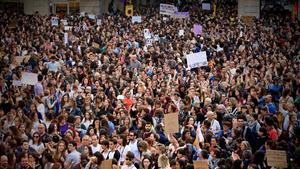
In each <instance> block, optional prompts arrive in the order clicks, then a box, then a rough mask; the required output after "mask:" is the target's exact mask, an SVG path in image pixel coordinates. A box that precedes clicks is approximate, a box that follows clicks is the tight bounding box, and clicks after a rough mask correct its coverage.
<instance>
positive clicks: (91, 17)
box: [88, 14, 96, 19]
mask: <svg viewBox="0 0 300 169" xmlns="http://www.w3.org/2000/svg"><path fill="white" fill-rule="evenodd" d="M88 17H89V18H90V19H96V16H95V15H94V14H89V15H88Z"/></svg>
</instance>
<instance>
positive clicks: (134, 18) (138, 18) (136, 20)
mask: <svg viewBox="0 0 300 169" xmlns="http://www.w3.org/2000/svg"><path fill="white" fill-rule="evenodd" d="M131 22H132V23H141V22H142V17H141V16H132V17H131Z"/></svg>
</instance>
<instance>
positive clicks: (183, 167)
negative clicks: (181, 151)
mask: <svg viewBox="0 0 300 169" xmlns="http://www.w3.org/2000/svg"><path fill="white" fill-rule="evenodd" d="M177 162H178V164H179V166H180V168H181V169H185V168H186V164H187V163H186V161H185V160H182V159H180V160H178V161H177Z"/></svg>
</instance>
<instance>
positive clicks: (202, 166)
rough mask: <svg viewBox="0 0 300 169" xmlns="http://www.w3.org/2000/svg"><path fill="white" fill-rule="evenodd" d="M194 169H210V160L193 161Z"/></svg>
mask: <svg viewBox="0 0 300 169" xmlns="http://www.w3.org/2000/svg"><path fill="white" fill-rule="evenodd" d="M193 165H194V169H208V160H197V161H196V160H195V161H193Z"/></svg>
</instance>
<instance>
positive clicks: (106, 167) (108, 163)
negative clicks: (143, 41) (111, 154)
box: [100, 159, 112, 169]
mask: <svg viewBox="0 0 300 169" xmlns="http://www.w3.org/2000/svg"><path fill="white" fill-rule="evenodd" d="M111 167H112V160H111V159H109V160H104V161H102V164H101V167H100V168H102V169H111Z"/></svg>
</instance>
